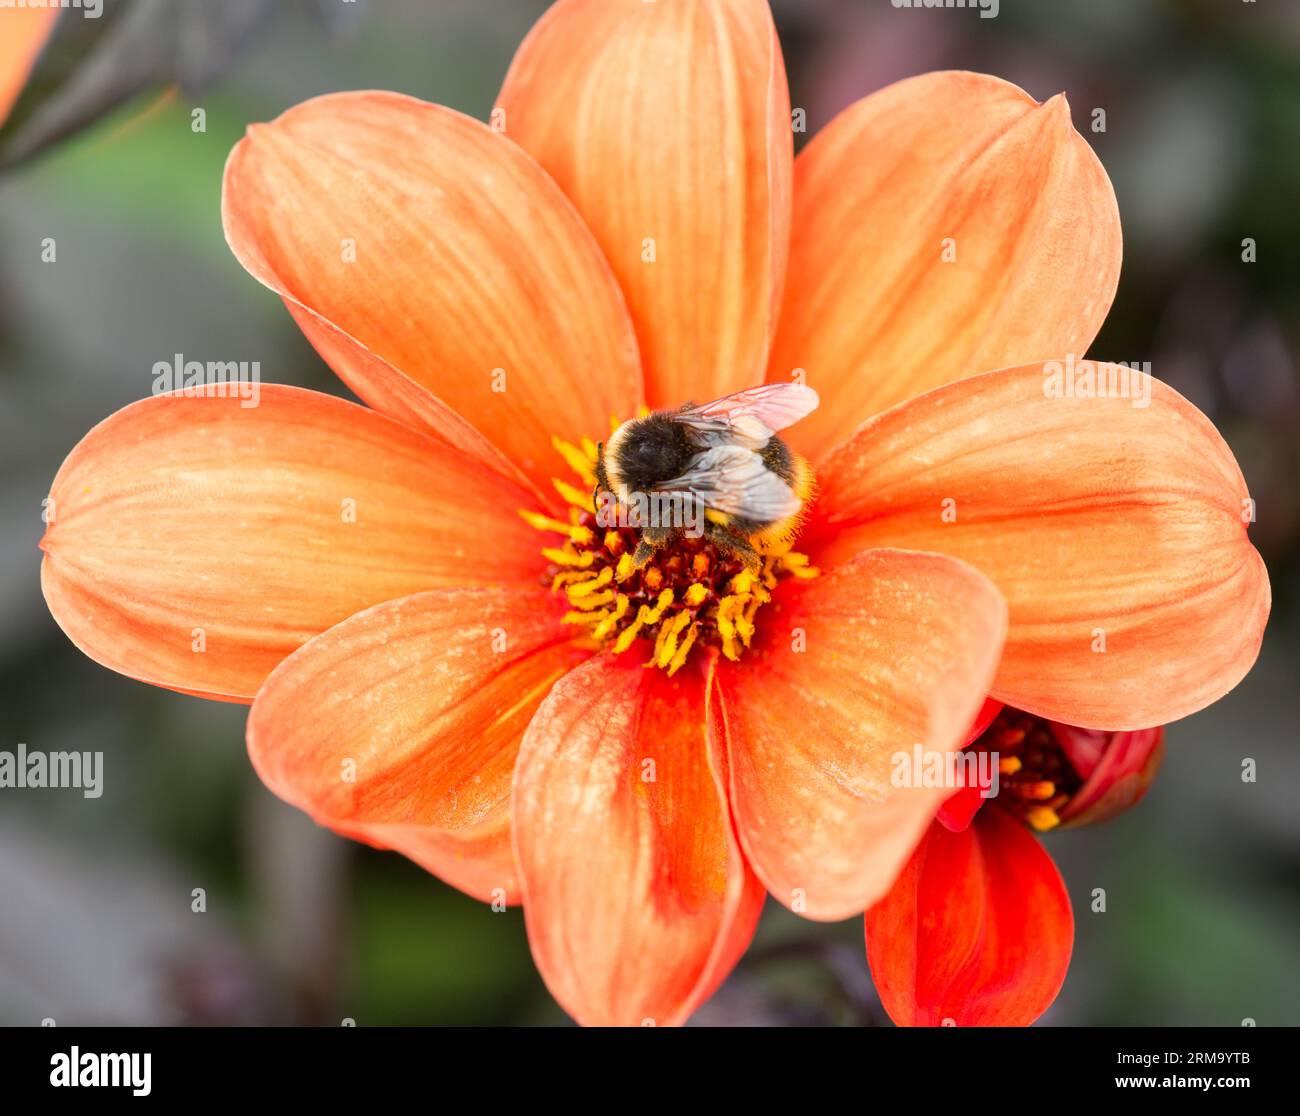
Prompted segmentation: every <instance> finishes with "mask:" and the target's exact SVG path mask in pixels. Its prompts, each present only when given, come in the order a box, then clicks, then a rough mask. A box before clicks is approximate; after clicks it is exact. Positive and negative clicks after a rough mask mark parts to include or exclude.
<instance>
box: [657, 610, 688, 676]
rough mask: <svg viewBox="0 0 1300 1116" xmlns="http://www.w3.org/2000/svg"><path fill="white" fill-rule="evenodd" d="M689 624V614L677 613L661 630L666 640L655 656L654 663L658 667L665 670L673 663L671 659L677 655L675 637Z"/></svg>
mask: <svg viewBox="0 0 1300 1116" xmlns="http://www.w3.org/2000/svg"><path fill="white" fill-rule="evenodd" d="M690 622H691V614H690V613H689V612H679V613H678V614H677V615H676V616H675V617H674V618H673V620H672V622H671V623H669V624H665V625H664V628H663V630H664V633H665V635H666V636H667V638H666V639H665V640H664V643H663V646H662V647H661V648H659V654H658V655H657V656H656V662H657V664H658V665H659V666H661V667H665V668H666V667H667V666H668V664H669V663H671V662H672V661H673V657H674V656H675V655H676V654H677V637H678V636H680V635H681V633H682V629H683V628H685V627H686V625H687V624H689V623H690Z"/></svg>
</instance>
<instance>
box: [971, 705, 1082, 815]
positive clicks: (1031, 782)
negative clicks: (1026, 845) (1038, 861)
mask: <svg viewBox="0 0 1300 1116" xmlns="http://www.w3.org/2000/svg"><path fill="white" fill-rule="evenodd" d="M974 747H976V748H981V749H983V750H985V751H988V752H993V753H995V754H996V755H997V756H998V778H999V782H1000V786H1001V790H1000V792H999V794H998V804H999V805H1001V806H1003V807H1004V808H1006V809H1008V810H1010V811H1011V812H1012V813H1013V814H1015V815H1016V816H1017V817H1018V818H1020V819H1021V820H1022V821H1024V822H1025V823H1026V824H1027V825H1029V826H1031V827H1032V828H1034V829H1036V830H1038V831H1039V832H1042V831H1044V830H1048V829H1054V828H1056V826H1058V825H1060V824H1061V818H1060V811H1061V809H1062V808H1063V807H1064V806H1065V805H1066V803H1068V802H1069V801H1070V799H1071V798H1073V797H1074V795H1075V794H1077V793H1078V791H1079V788H1080V787H1082V786H1083V779H1082V778H1080V776H1079V773H1078V772H1077V771H1075V769H1074V767H1073V765H1072V764H1071V763H1070V760H1069V758H1068V757H1067V756H1066V754H1065V751H1064V749H1063V748H1062V747H1061V743H1060V741H1059V740H1057V738H1056V734H1055V733H1054V732H1053V731H1052V725H1051V722H1050V721H1046V720H1044V719H1043V718H1042V717H1035V716H1033V715H1031V714H1029V713H1022V712H1021V711H1020V710H1019V709H1011V708H1009V707H1008V708H1006V709H1003V710H1002V712H1001V713H999V714H998V716H997V718H996V719H995V720H994V721H993V723H992V724H991V725H989V727H988V728H987V729H985V730H984V734H983V735H982V736H981V737H980V738H979V739H978V740H977V741H976V742H975V744H974Z"/></svg>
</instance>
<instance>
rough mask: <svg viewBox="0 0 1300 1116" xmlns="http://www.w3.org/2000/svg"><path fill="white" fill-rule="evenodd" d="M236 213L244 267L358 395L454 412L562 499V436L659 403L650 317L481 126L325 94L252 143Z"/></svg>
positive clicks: (530, 173)
mask: <svg viewBox="0 0 1300 1116" xmlns="http://www.w3.org/2000/svg"><path fill="white" fill-rule="evenodd" d="M222 214H223V218H224V221H225V227H226V238H227V239H228V240H229V242H230V246H231V248H232V249H233V250H234V252H235V255H236V256H237V257H238V258H239V261H240V262H241V263H242V264H243V265H244V266H245V267H246V268H247V269H248V270H249V271H250V272H251V273H252V274H253V275H254V276H255V277H256V278H257V279H259V280H260V281H261V282H263V283H265V284H266V285H267V286H268V287H270V288H271V289H272V290H274V291H276V292H277V293H278V294H280V295H281V296H283V297H284V298H285V300H286V301H287V302H288V303H289V306H290V309H291V310H292V311H293V313H294V317H295V318H296V319H297V321H298V323H299V325H300V326H302V328H303V330H304V332H306V334H307V336H308V338H310V340H311V341H312V343H313V344H315V345H316V346H317V348H318V349H320V351H321V353H322V355H323V356H324V357H325V358H326V359H327V360H329V361H330V362H331V363H332V365H333V367H334V369H335V371H337V372H338V374H339V375H340V376H341V377H342V378H343V379H344V381H345V382H346V383H347V384H348V386H349V387H351V388H353V390H355V391H356V392H357V394H358V395H360V396H361V397H362V398H363V399H365V400H366V401H367V402H370V403H371V404H372V405H374V406H375V407H377V408H379V409H381V410H384V411H385V412H386V413H389V414H392V415H393V416H394V417H396V418H400V419H402V420H403V421H406V422H422V423H423V424H424V425H426V426H432V427H433V428H434V429H435V430H439V431H441V430H443V429H444V428H445V426H446V425H447V424H448V423H449V422H450V421H451V420H449V419H448V418H447V416H446V414H445V412H446V409H447V408H451V410H452V411H454V412H457V413H458V414H459V415H462V416H464V418H465V419H467V420H468V421H469V422H470V423H471V424H472V425H473V426H474V427H475V428H476V429H477V431H478V432H479V433H480V434H481V435H483V436H486V437H487V438H489V439H490V440H491V441H492V442H493V443H495V444H496V445H497V446H498V447H500V448H501V449H502V450H503V451H504V452H505V453H506V455H507V456H508V457H509V458H510V459H511V460H513V461H514V462H516V463H517V464H518V465H519V466H520V467H521V468H522V469H523V470H524V472H525V473H526V474H527V475H529V476H530V477H532V478H533V479H534V480H537V481H539V482H541V483H542V484H544V485H545V486H546V489H547V490H548V491H549V489H550V483H549V478H550V477H551V476H552V475H553V474H554V472H555V468H554V466H555V465H556V464H558V463H559V459H558V458H557V457H556V456H555V454H554V451H553V450H552V449H551V444H550V440H551V438H552V437H554V436H559V437H562V438H568V439H572V438H578V437H581V436H589V437H599V436H600V435H602V434H603V433H605V432H606V431H607V430H608V428H609V420H610V416H611V415H613V414H617V415H620V416H626V415H629V414H631V413H632V412H633V411H634V410H635V408H636V406H637V404H638V402H639V398H640V387H641V385H640V374H639V371H638V365H637V356H636V342H635V337H634V335H633V332H632V326H631V322H630V321H629V319H628V316H627V311H626V309H625V307H624V304H623V300H622V295H621V293H620V292H619V290H618V286H617V284H616V283H615V281H614V278H613V276H612V275H611V274H610V271H609V267H608V265H607V264H606V263H605V261H604V259H603V258H602V257H601V254H600V251H599V249H598V248H597V247H596V244H595V241H594V240H593V239H592V237H591V234H590V233H589V232H588V231H587V229H586V228H585V227H584V226H583V224H582V221H581V219H580V218H579V217H578V215H577V214H576V213H575V212H574V210H573V207H572V206H571V205H570V204H569V202H568V201H567V200H566V199H565V197H564V195H563V194H562V193H561V192H560V191H559V189H557V188H556V186H555V183H553V182H552V181H551V180H550V179H549V178H548V177H547V176H546V174H545V173H544V172H543V171H542V169H541V168H540V167H538V166H537V164H536V163H534V162H533V160H532V159H530V158H529V157H528V156H527V155H525V154H524V153H523V152H522V151H520V150H519V148H518V147H516V146H515V145H514V144H512V143H510V142H508V141H507V140H505V139H504V138H503V137H502V136H501V135H499V134H496V133H494V132H493V131H492V130H491V129H489V128H488V127H487V126H486V125H483V124H480V123H479V122H477V121H475V120H471V119H470V118H469V117H466V116H462V115H460V114H459V113H456V112H453V111H451V110H450V109H446V108H442V107H441V106H438V105H430V104H425V103H424V102H423V101H418V100H415V99H414V98H411V97H404V96H401V95H399V94H396V93H335V94H330V95H328V96H324V97H317V98H315V99H314V100H311V101H307V102H305V103H304V104H301V105H298V106H297V107H295V108H292V109H290V110H289V111H288V112H286V113H285V114H284V115H283V116H281V117H279V118H278V119H277V120H276V121H274V122H273V123H271V124H264V125H257V126H254V127H252V128H250V129H249V133H248V135H247V137H245V138H244V139H243V140H241V141H240V142H239V143H238V144H237V145H236V146H235V149H234V150H233V151H232V152H231V155H230V160H229V162H228V163H227V165H226V176H225V185H224V190H223V197H222ZM349 261H350V262H349ZM321 319H324V321H323V322H322V320H321ZM331 327H333V328H331ZM368 355H369V359H367V356H368ZM376 358H377V359H376ZM416 385H420V386H422V387H423V388H424V389H427V391H428V392H430V393H432V394H433V395H434V396H436V400H435V401H433V402H432V403H430V402H428V401H424V402H421V401H420V399H419V397H420V395H421V393H420V392H418V391H415V390H414V388H415V386H416ZM413 397H414V398H413Z"/></svg>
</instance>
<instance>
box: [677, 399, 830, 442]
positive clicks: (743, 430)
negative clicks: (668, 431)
mask: <svg viewBox="0 0 1300 1116" xmlns="http://www.w3.org/2000/svg"><path fill="white" fill-rule="evenodd" d="M819 402H820V400H819V399H818V397H817V393H816V392H815V391H813V389H812V388H810V387H807V386H805V385H804V384H760V385H759V386H758V387H752V388H746V389H745V390H744V391H738V392H736V393H735V394H733V395H724V396H723V397H722V398H721V399H715V400H714V401H713V402H712V403H703V404H701V405H700V406H698V407H685V408H683V409H682V411H681V412H680V413H679V415H678V416H677V417H678V419H679V421H681V422H683V423H685V424H686V426H688V427H689V428H690V429H692V430H693V431H695V432H696V433H697V434H699V435H700V436H701V441H703V442H704V443H705V444H706V445H721V444H722V443H723V442H724V441H727V440H731V441H736V442H739V443H740V444H741V445H744V446H747V447H749V448H751V449H762V448H763V447H764V446H765V445H767V443H768V439H770V438H771V437H772V435H773V434H775V433H776V432H777V431H778V430H784V429H785V428H786V427H787V426H793V425H794V424H795V423H796V422H798V421H799V420H800V419H801V418H805V417H806V416H808V415H810V414H812V412H813V411H815V410H816V409H817V404H818V403H819Z"/></svg>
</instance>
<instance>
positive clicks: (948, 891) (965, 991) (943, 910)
mask: <svg viewBox="0 0 1300 1116" xmlns="http://www.w3.org/2000/svg"><path fill="white" fill-rule="evenodd" d="M866 926H867V959H868V961H869V962H870V963H871V975H872V977H873V979H874V980H875V982H876V991H877V992H878V993H879V994H880V999H881V1002H882V1003H883V1004H884V1006H885V1010H886V1011H887V1012H889V1016H890V1018H891V1019H893V1020H894V1022H895V1023H897V1024H898V1025H899V1026H900V1027H916V1026H921V1027H924V1026H938V1025H942V1024H944V1023H945V1021H950V1022H948V1025H949V1026H952V1025H954V1024H955V1025H956V1026H958V1027H1023V1026H1028V1025H1029V1024H1030V1023H1032V1022H1033V1021H1034V1020H1035V1019H1037V1018H1038V1017H1039V1016H1040V1015H1042V1014H1043V1012H1044V1011H1046V1010H1047V1008H1048V1007H1049V1006H1050V1005H1051V1003H1052V1001H1053V1000H1054V999H1056V994H1057V992H1059V991H1060V988H1061V984H1062V983H1063V982H1064V980H1065V973H1066V969H1067V968H1068V967H1069V964H1070V951H1071V948H1072V947H1073V944H1074V917H1073V915H1072V913H1071V911H1070V899H1069V896H1068V895H1067V894H1066V891H1065V884H1064V883H1063V882H1062V880H1061V874H1060V873H1059V872H1058V871H1057V870H1056V865H1055V864H1054V863H1052V858H1051V857H1050V856H1048V855H1047V852H1046V850H1044V849H1043V847H1042V845H1040V844H1039V842H1038V840H1037V839H1036V838H1035V837H1034V836H1033V834H1032V833H1030V832H1029V830H1028V829H1026V828H1025V827H1024V826H1023V825H1021V824H1020V823H1019V822H1018V821H1016V820H1015V819H1014V818H1012V817H1010V816H1009V815H1008V814H1007V813H1006V812H1005V811H1003V810H998V809H990V810H983V811H981V812H980V814H979V817H978V818H977V819H976V821H975V824H974V825H972V826H971V827H970V828H969V829H967V830H965V831H964V832H962V833H950V832H949V831H948V830H947V829H945V828H944V827H943V826H942V825H939V824H933V825H931V826H930V829H929V832H928V833H927V834H926V836H925V838H924V839H923V840H922V841H921V844H920V845H919V846H917V849H916V851H915V852H914V853H913V854H912V859H911V860H910V861H909V862H908V865H907V867H906V868H905V869H904V870H903V872H902V874H901V875H900V876H899V877H898V879H897V880H896V881H895V883H894V886H893V888H892V889H891V890H890V892H889V894H888V895H886V896H885V898H884V899H882V900H881V901H880V902H879V903H877V904H876V905H875V906H874V907H872V908H871V910H869V911H868V912H867V919H866Z"/></svg>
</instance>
